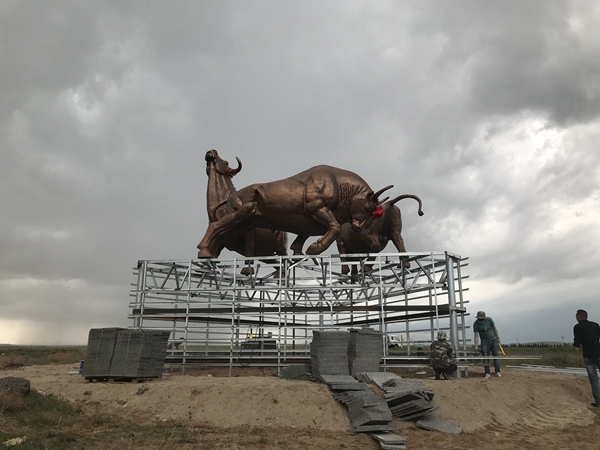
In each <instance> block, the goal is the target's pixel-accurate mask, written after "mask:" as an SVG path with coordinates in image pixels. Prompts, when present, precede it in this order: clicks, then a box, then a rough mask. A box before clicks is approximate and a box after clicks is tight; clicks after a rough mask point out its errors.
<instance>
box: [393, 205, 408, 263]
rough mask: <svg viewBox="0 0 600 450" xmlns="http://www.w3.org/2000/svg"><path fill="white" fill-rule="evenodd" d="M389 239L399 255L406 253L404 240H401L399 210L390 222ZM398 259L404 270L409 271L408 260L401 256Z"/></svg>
mask: <svg viewBox="0 0 600 450" xmlns="http://www.w3.org/2000/svg"><path fill="white" fill-rule="evenodd" d="M390 239H391V240H392V242H393V243H394V246H395V247H396V249H397V250H398V252H399V253H406V248H405V247H404V239H402V217H401V216H400V210H398V212H397V217H396V214H394V215H393V216H392V220H391V221H390ZM400 259H401V260H402V265H403V266H404V267H405V268H406V269H410V261H408V258H407V257H406V256H403V257H402V258H400Z"/></svg>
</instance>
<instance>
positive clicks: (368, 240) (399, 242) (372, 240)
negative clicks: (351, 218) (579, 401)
mask: <svg viewBox="0 0 600 450" xmlns="http://www.w3.org/2000/svg"><path fill="white" fill-rule="evenodd" d="M405 198H412V199H415V200H416V201H417V202H418V203H419V216H422V215H423V211H422V207H423V204H422V203H421V199H420V198H419V197H417V196H416V195H411V194H406V195H400V196H398V197H396V198H395V199H393V200H390V201H387V202H385V203H384V204H383V205H381V208H382V210H383V216H382V217H380V218H379V219H377V220H373V219H372V218H369V219H367V220H366V221H365V223H364V225H363V227H362V229H361V230H360V232H357V231H354V230H352V228H351V227H349V226H348V225H347V224H344V225H342V234H341V235H340V237H338V239H337V241H336V243H337V248H338V251H339V252H340V254H344V255H346V254H353V253H379V252H381V251H382V250H383V249H384V248H385V246H386V245H387V244H388V242H389V241H390V240H391V241H392V242H393V243H394V245H395V246H396V248H397V249H398V252H399V253H405V252H406V248H405V247H404V239H402V214H401V213H400V209H399V208H398V207H397V206H396V205H395V203H396V202H397V201H399V200H402V199H405ZM356 260H360V258H351V257H350V258H346V257H343V259H342V261H356ZM369 260H370V261H373V260H374V258H369ZM403 261H404V262H403V264H404V267H406V268H408V267H410V263H409V262H408V261H407V259H406V258H403ZM348 272H350V268H349V267H348V265H346V264H344V265H342V273H348ZM357 272H358V269H357V267H356V265H353V266H352V275H356V274H357Z"/></svg>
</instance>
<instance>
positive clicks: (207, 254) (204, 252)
mask: <svg viewBox="0 0 600 450" xmlns="http://www.w3.org/2000/svg"><path fill="white" fill-rule="evenodd" d="M218 257H219V255H215V254H213V253H211V252H210V251H209V250H206V249H201V250H199V251H198V258H199V259H208V258H218Z"/></svg>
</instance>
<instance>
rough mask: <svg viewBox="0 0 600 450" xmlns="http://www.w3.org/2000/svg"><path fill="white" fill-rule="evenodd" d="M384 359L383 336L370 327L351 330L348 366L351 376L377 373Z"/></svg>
mask: <svg viewBox="0 0 600 450" xmlns="http://www.w3.org/2000/svg"><path fill="white" fill-rule="evenodd" d="M382 357H383V335H382V333H381V332H380V331H376V330H374V329H372V328H370V327H363V328H361V329H360V330H350V342H349V344H348V364H349V369H350V374H351V375H354V374H355V373H357V372H377V371H378V370H379V364H380V362H381V358H382Z"/></svg>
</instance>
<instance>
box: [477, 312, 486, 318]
mask: <svg viewBox="0 0 600 450" xmlns="http://www.w3.org/2000/svg"><path fill="white" fill-rule="evenodd" d="M477 318H478V319H485V312H483V311H479V312H478V313H477Z"/></svg>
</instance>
